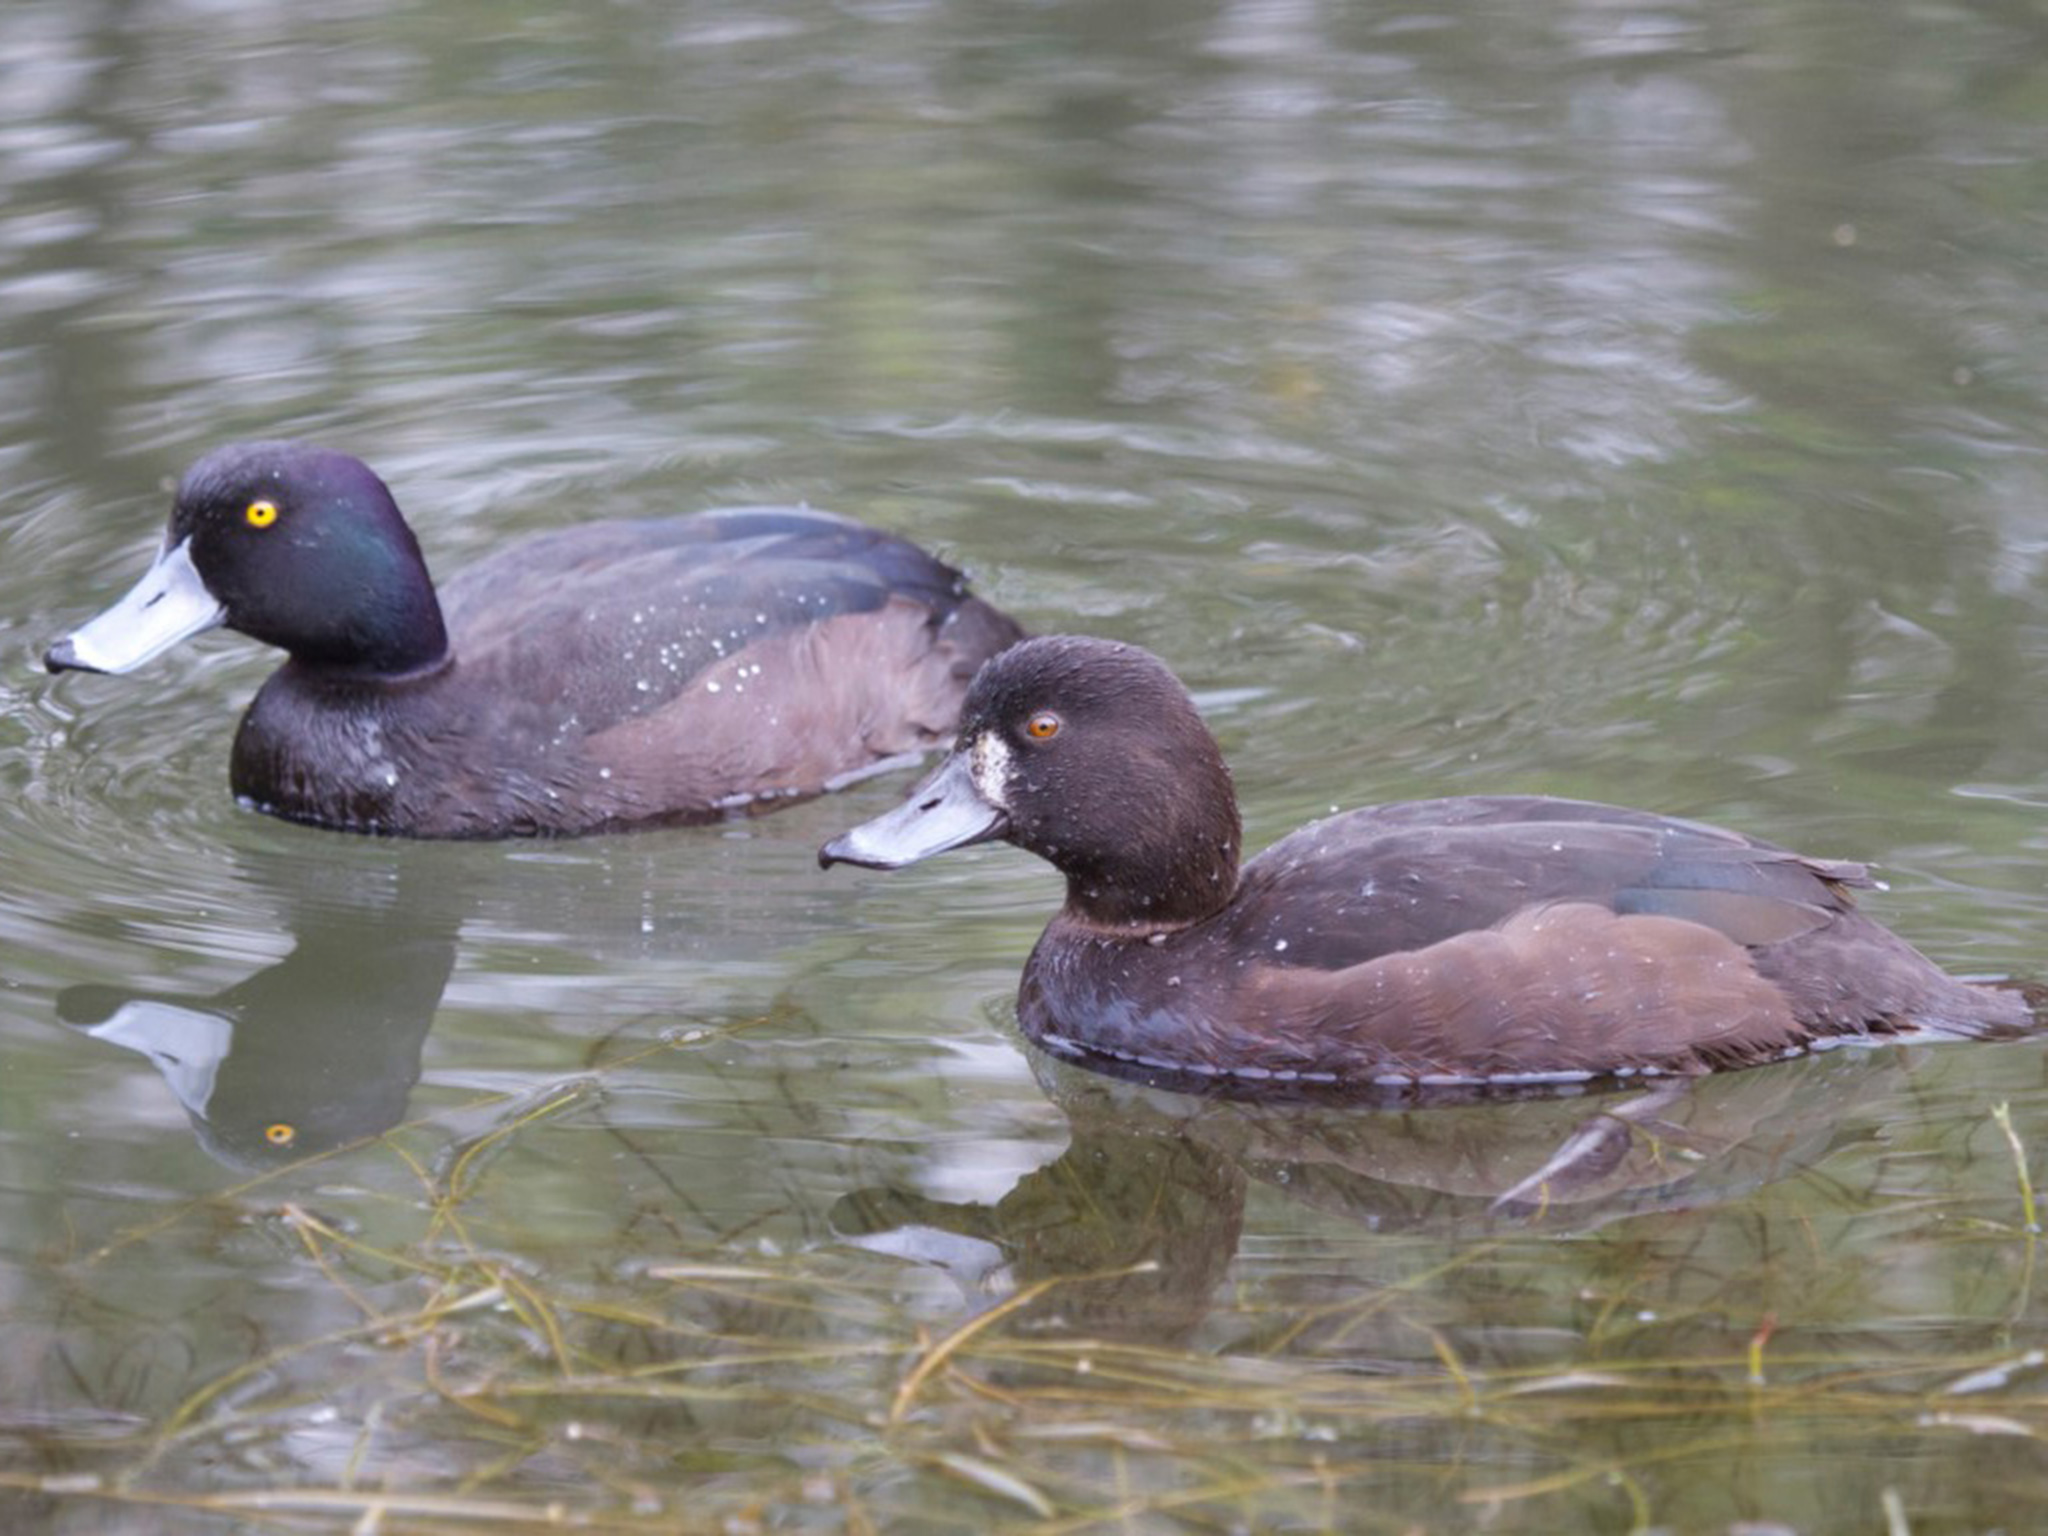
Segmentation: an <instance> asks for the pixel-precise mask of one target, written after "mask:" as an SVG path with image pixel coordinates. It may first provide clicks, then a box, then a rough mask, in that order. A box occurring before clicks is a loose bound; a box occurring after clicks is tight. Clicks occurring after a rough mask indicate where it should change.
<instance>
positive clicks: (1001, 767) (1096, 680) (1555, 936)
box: [819, 636, 2028, 1090]
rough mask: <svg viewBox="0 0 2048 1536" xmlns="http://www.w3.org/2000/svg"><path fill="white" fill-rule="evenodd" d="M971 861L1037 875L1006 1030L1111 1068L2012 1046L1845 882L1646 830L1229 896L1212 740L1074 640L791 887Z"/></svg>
mask: <svg viewBox="0 0 2048 1536" xmlns="http://www.w3.org/2000/svg"><path fill="white" fill-rule="evenodd" d="M991 838H1002V839H1004V840H1006V841H1009V842H1012V843H1015V844H1016V845H1017V846H1018V847H1020V848H1026V849H1029V850H1030V851H1031V852H1033V853H1036V854H1038V855H1039V856H1040V857H1041V858H1044V859H1046V860H1048V861H1049V862H1051V863H1052V864H1053V865H1054V866H1055V867H1056V868H1058V869H1059V871H1060V872H1061V873H1062V874H1064V875H1065V876H1066V877H1067V900H1066V905H1065V906H1064V907H1063V908H1062V909H1061V910H1060V912H1059V915H1058V916H1056V917H1055V918H1053V920H1052V922H1051V923H1050V924H1048V925H1047V927H1046V930H1045V933H1044V935H1043V936H1042V937H1041V938H1040V939H1039V941H1038V946H1037V948H1036V949H1035V950H1033V952H1032V955H1031V959H1030V961H1029V962H1028V963H1027V964H1026V966H1025V969H1024V978H1023V985H1022V988H1021V990H1020V993H1019V999H1018V1013H1019V1017H1020V1020H1021V1022H1022V1024H1023V1028H1024V1031H1025V1033H1026V1034H1027V1035H1029V1036H1030V1037H1031V1038H1032V1039H1034V1040H1036V1041H1038V1042H1040V1043H1041V1044H1043V1045H1045V1046H1047V1047H1048V1048H1051V1049H1053V1050H1055V1051H1057V1052H1060V1053H1062V1054H1066V1055H1070V1056H1076V1057H1079V1058H1081V1059H1083V1060H1086V1059H1089V1058H1091V1057H1092V1058H1093V1059H1095V1060H1096V1061H1097V1062H1098V1063H1101V1064H1105V1065H1113V1064H1116V1063H1121V1064H1124V1067H1125V1069H1128V1068H1130V1067H1139V1068H1146V1069H1155V1068H1156V1069H1162V1070H1164V1071H1167V1072H1170V1073H1173V1074H1177V1075H1179V1076H1182V1077H1192V1078H1195V1079H1198V1080H1199V1079H1221V1080H1230V1081H1235V1082H1238V1083H1244V1082H1258V1083H1265V1084H1270V1083H1272V1082H1274V1081H1275V1080H1278V1081H1281V1082H1299V1083H1307V1084H1337V1085H1344V1086H1347V1087H1362V1088H1370V1089H1384V1088H1398V1089H1404V1090H1405V1089H1407V1088H1411V1087H1416V1086H1421V1087H1435V1086H1445V1087H1448V1086H1452V1085H1474V1084H1481V1085H1484V1084H1504V1083H1512V1084H1521V1083H1530V1082H1543V1081H1576V1080H1580V1079H1584V1078H1588V1077H1594V1076H1610V1075H1611V1076H1629V1075H1633V1074H1637V1073H1641V1074H1645V1075H1652V1074H1657V1073H1694V1072H1703V1071H1707V1070H1710V1069H1713V1068H1719V1067H1739V1066H1746V1065H1749V1064H1751V1063H1753V1062H1760V1061H1768V1060H1772V1059H1775V1058H1778V1057H1781V1056H1787V1055H1793V1054H1797V1053H1798V1052H1800V1051H1802V1050H1805V1049H1807V1048H1809V1047H1811V1046H1813V1045H1814V1044H1815V1043H1817V1042H1819V1041H1822V1040H1824V1039H1830V1038H1835V1037H1844V1036H1846V1037H1865V1036H1872V1035H1896V1034H1900V1033H1905V1032H1911V1031H1922V1030H1934V1031H1941V1032H1947V1033H1952V1034H1960V1035H1986V1034H1994V1033H2000V1032H2005V1031H2010V1030H2015V1029H2018V1028H2019V1027H2021V1026H2022V1025H2024V1024H2026V1023H2027V1022H2028V1012H2027V1009H2026V1007H2025V1005H2024V1004H2023V1003H2022V1001H2021V1000H2020V998H2019V997H2017V996H2014V995H2011V994H2009V993H2005V992H2000V991H1996V990H1993V989H1990V988H1987V987H1981V986H1973V985H1969V984H1966V983H1963V982H1960V981H1956V980H1954V979H1952V978H1951V977H1949V976H1946V975H1944V974H1943V973H1942V972H1941V971H1939V970H1938V969H1936V968H1935V966H1934V965H1933V964H1932V963H1931V962H1930V961H1928V960H1927V959H1926V958H1925V957H1924V956H1922V955H1921V954H1920V953H1919V952H1918V951H1916V950H1914V949H1913V948H1912V947H1911V946H1910V945H1908V944H1906V943H1905V942H1904V941H1903V940H1901V939H1899V938H1897V937H1896V936H1894V935H1893V934H1891V933H1890V932H1888V931H1886V930H1885V929H1884V928H1882V927H1880V926H1879V925H1878V924H1877V923H1875V922H1873V921H1872V920H1871V919H1869V918H1867V917H1865V916H1863V915H1861V914H1860V913H1858V912H1857V911H1856V910H1855V909H1854V904H1853V901H1852V899H1851V896H1850V888H1851V887H1855V886H1866V885H1869V884H1870V883H1871V882H1870V880H1869V878H1868V876H1867V875H1866V874H1865V872H1864V868H1863V866H1862V865H1860V864H1851V863H1844V862H1838V861H1834V860H1824V859H1809V858H1805V857H1802V856H1801V855H1799V854H1796V853H1792V852H1789V851H1787V850H1785V849H1782V848H1774V847H1772V846H1771V845H1769V844H1768V843H1761V842H1757V841H1754V840H1752V839H1750V838H1747V837H1743V836H1741V835H1740V834H1739V833H1734V832H1728V831H1723V830H1722V829H1720V828H1718V827H1711V826H1707V825H1704V824H1702V823H1699V822H1693V821H1681V820H1677V819H1674V818H1671V817H1666V816H1657V815H1653V814H1651V813H1650V812H1647V811H1631V810H1623V809H1619V808H1617V807H1613V806H1605V805H1592V804H1587V803H1584V802H1580V801H1571V800H1550V799H1543V798H1539V797H1532V796H1485V797H1477V798H1471V799H1455V800H1424V801H1418V802H1414V803H1411V804H1404V805H1388V806H1379V807H1375V808H1371V809H1367V810H1358V811H1352V812H1349V813H1347V814H1344V815H1339V816H1332V817H1330V818H1329V819H1328V820H1325V821H1319V822H1315V823H1313V824H1311V825H1309V826H1307V827H1304V828H1302V829H1301V830H1300V831H1298V832H1295V833H1293V834H1292V835H1290V836H1288V837H1285V838H1282V839H1281V840H1280V841H1279V842H1278V843H1276V844H1274V845H1273V846H1272V847H1271V848H1269V849H1267V850H1266V852H1265V853H1263V854H1261V855H1260V856H1259V857H1257V858H1255V859H1253V860H1252V861H1251V862H1250V863H1249V864H1247V865H1245V866H1244V868H1243V870H1242V871H1241V872H1240V870H1239V868H1238V849H1239V827H1238V814H1237V802H1236V798H1235V796H1234V794H1233V793H1232V790H1231V782H1230V774H1229V770H1228V769H1227V768H1226V767H1225V766H1224V763H1223V758H1222V755H1221V753H1220V752H1218V750H1217V747H1216V743H1215V740H1214V738H1213V737H1211V736H1210V734H1209V731H1208V729H1207V728H1206V727H1205V726H1204V725H1203V723H1202V721H1201V718H1200V716H1199V715H1198V714H1197V713H1196V712H1195V707H1194V704H1193V702H1192V701H1191V700H1190V699H1189V698H1188V696H1187V693H1186V691H1185V690H1184V689H1183V688H1182V687H1181V685H1180V683H1179V682H1178V681H1177V680H1176V679H1175V678H1174V676H1173V674H1172V673H1171V672H1169V671H1168V670H1167V669H1166V667H1165V666H1164V665H1162V664H1161V663H1160V661H1159V660H1158V659H1157V658H1156V657H1154V656H1152V655H1150V654H1148V653H1147V652H1145V651H1142V650H1138V649H1137V648H1135V647H1132V646H1128V645H1118V644H1114V643H1112V642H1109V641H1106V640H1094V639H1081V638H1074V637H1069V636H1053V637H1046V638H1042V639H1036V640H1027V641H1025V642H1023V643H1022V644H1020V645H1018V646H1016V647H1014V648H1012V649H1010V650H1008V651H1005V652H1003V653H1002V654H1001V655H999V656H997V657H996V658H995V659H994V660H993V661H991V662H989V663H988V664H987V665H986V666H985V667H983V668H982V670H981V673H980V675H979V676H978V677H977V678H976V679H975V681H974V685H973V687H972V688H971V689H970V690H969V692H968V695H967V700H966V703H965V705H964V706H963V708H962V719H961V726H960V734H959V738H958V741H957V744H956V745H955V747H954V749H953V751H952V753H951V755H950V756H948V757H947V758H946V760H945V761H944V762H943V763H942V764H940V766H939V767H938V769H937V770H936V771H935V772H934V773H933V774H932V775H931V776H930V777H929V778H928V779H926V780H925V782H924V783H923V784H921V785H920V786H919V787H918V788H917V789H916V790H915V791H914V792H913V793H912V794H911V796H910V798H909V800H908V801H906V802H905V803H904V804H903V805H902V806H901V807H899V808H898V809H896V810H894V811H891V812H889V813H888V814H887V815H884V816H881V817H878V818H877V819H875V820H874V821H871V822H869V823H867V824H866V825H864V826H861V827H857V828H855V829H854V830H853V831H851V832H848V833H846V834H845V835H844V836H842V837H839V838H836V839H834V840H833V841H832V842H830V843H827V844H826V845H825V847H824V848H823V849H822V850H820V853H819V861H820V862H821V863H823V864H826V865H830V864H832V863H834V862H844V863H849V864H862V865H867V866H869V867H871V868H876V869H893V868H897V867H899V866H901V865H905V864H909V863H912V862H913V861H915V860H918V859H922V858H924V857H926V856H927V855H930V854H934V853H939V852H942V851H944V850H945V849H948V848H959V847H963V846H965V845H967V844H969V843H978V842H983V841H986V840H989V839H991ZM1105 1058H1107V1061H1105Z"/></svg>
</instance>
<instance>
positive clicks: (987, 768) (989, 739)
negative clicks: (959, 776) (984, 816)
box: [968, 731, 1017, 811]
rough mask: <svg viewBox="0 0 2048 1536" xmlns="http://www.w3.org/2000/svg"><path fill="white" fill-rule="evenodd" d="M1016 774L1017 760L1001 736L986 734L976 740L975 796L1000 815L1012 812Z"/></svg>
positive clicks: (971, 768)
mask: <svg viewBox="0 0 2048 1536" xmlns="http://www.w3.org/2000/svg"><path fill="white" fill-rule="evenodd" d="M1016 771H1017V760H1016V758H1015V757H1013V756H1012V755H1011V752H1010V744H1009V743H1008V742H1007V741H1005V740H1003V738H1002V737H1001V735H999V734H998V733H997V732H995V731H983V732H982V733H981V734H980V735H979V736H977V737H975V738H974V747H973V749H972V750H971V751H970V752H969V753H968V777H969V778H970V779H972V780H973V781H974V792H975V793H976V794H977V795H979V796H981V798H982V799H983V800H985V801H986V802H987V803H988V804H990V805H992V806H994V807H995V808H996V809H997V810H999V811H1007V810H1008V809H1009V808H1010V780H1011V778H1012V776H1013V775H1014V774H1015V773H1016Z"/></svg>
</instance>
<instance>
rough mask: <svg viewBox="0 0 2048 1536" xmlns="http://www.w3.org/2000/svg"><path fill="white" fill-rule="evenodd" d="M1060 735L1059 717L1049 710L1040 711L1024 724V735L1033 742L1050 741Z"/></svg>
mask: <svg viewBox="0 0 2048 1536" xmlns="http://www.w3.org/2000/svg"><path fill="white" fill-rule="evenodd" d="M1059 733H1060V717H1059V716H1058V715H1056V714H1054V713H1053V712H1052V711H1051V710H1049V709H1041V710H1040V711H1039V712H1038V713H1037V714H1035V715H1033V716H1032V717H1031V718H1030V719H1029V720H1026V721H1025V722H1024V734H1025V735H1026V736H1029V737H1030V738H1031V739H1032V740H1033V741H1051V740H1052V739H1053V737H1055V736H1057V735H1059Z"/></svg>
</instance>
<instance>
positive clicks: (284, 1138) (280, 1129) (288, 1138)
mask: <svg viewBox="0 0 2048 1536" xmlns="http://www.w3.org/2000/svg"><path fill="white" fill-rule="evenodd" d="M249 510H250V511H252V512H253V511H255V510H256V509H255V508H254V507H251V508H250V509H249ZM273 515H275V514H274V513H273ZM263 1139H264V1140H265V1141H267V1142H269V1143H270V1144H271V1145H272V1146H273V1147H288V1146H290V1145H291V1144H292V1143H293V1142H295V1141H297V1140H298V1139H299V1128H298V1127H297V1126H295V1125H286V1124H285V1123H284V1122H283V1121H282V1120H280V1121H278V1122H277V1124H275V1125H266V1126H265V1127H263Z"/></svg>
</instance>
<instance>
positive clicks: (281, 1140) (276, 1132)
mask: <svg viewBox="0 0 2048 1536" xmlns="http://www.w3.org/2000/svg"><path fill="white" fill-rule="evenodd" d="M263 1139H264V1140H265V1141H267V1142H269V1143H270V1144H271V1145H272V1146H273V1147H288V1146H290V1145H291V1144H292V1143H293V1142H295V1141H297V1140H298V1139H299V1130H298V1127H297V1126H294V1125H286V1124H285V1123H284V1122H283V1121H282V1120H280V1121H278V1122H277V1124H275V1125H266V1126H265V1127H263Z"/></svg>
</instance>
